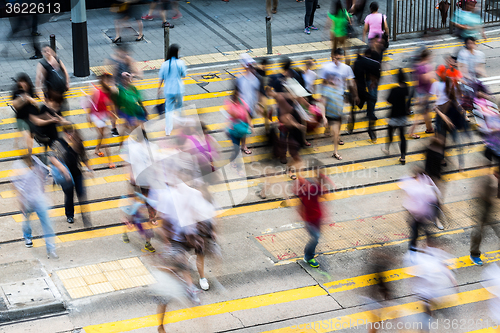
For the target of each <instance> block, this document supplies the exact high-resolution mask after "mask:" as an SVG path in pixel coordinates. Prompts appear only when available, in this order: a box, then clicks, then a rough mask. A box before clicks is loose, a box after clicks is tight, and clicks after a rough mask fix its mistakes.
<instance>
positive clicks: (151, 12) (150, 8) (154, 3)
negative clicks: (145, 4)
mask: <svg viewBox="0 0 500 333" xmlns="http://www.w3.org/2000/svg"><path fill="white" fill-rule="evenodd" d="M155 7H156V2H152V3H151V5H150V6H149V12H148V15H149V16H152V15H153V12H154V10H155Z"/></svg>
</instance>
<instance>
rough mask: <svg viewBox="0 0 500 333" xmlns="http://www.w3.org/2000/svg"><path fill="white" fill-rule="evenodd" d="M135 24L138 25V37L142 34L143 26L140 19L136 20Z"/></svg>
mask: <svg viewBox="0 0 500 333" xmlns="http://www.w3.org/2000/svg"><path fill="white" fill-rule="evenodd" d="M137 26H138V27H139V37H138V38H141V37H142V36H143V28H144V24H143V23H142V20H137Z"/></svg>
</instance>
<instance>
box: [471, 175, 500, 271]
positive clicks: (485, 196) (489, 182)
mask: <svg viewBox="0 0 500 333" xmlns="http://www.w3.org/2000/svg"><path fill="white" fill-rule="evenodd" d="M498 175H499V174H498V171H495V173H494V175H488V176H484V177H483V178H482V179H481V182H480V186H479V188H478V190H479V191H478V195H479V201H478V203H477V208H476V209H477V212H478V214H476V215H474V216H475V220H476V225H475V226H474V228H473V229H472V232H471V236H470V259H471V260H472V262H473V263H474V264H476V265H479V266H482V265H483V260H482V259H481V250H480V246H481V241H482V239H483V235H484V229H485V227H487V226H490V227H491V228H492V229H493V231H494V232H495V234H496V235H497V237H499V238H500V226H499V225H498V223H497V222H496V221H495V218H494V215H493V211H494V210H495V201H494V199H493V198H494V196H495V189H496V186H497V184H498Z"/></svg>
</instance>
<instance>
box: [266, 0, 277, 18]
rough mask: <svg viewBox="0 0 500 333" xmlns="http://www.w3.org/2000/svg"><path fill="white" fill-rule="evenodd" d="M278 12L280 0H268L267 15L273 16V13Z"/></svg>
mask: <svg viewBox="0 0 500 333" xmlns="http://www.w3.org/2000/svg"><path fill="white" fill-rule="evenodd" d="M277 12H278V0H266V13H267V17H273V15H272V14H276V13H277Z"/></svg>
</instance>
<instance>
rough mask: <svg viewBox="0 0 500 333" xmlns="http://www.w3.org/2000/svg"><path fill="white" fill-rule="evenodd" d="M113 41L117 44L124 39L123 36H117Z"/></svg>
mask: <svg viewBox="0 0 500 333" xmlns="http://www.w3.org/2000/svg"><path fill="white" fill-rule="evenodd" d="M112 41H113V44H117V43H120V42H121V41H122V38H121V37H117V38H115V39H113V40H112Z"/></svg>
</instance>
